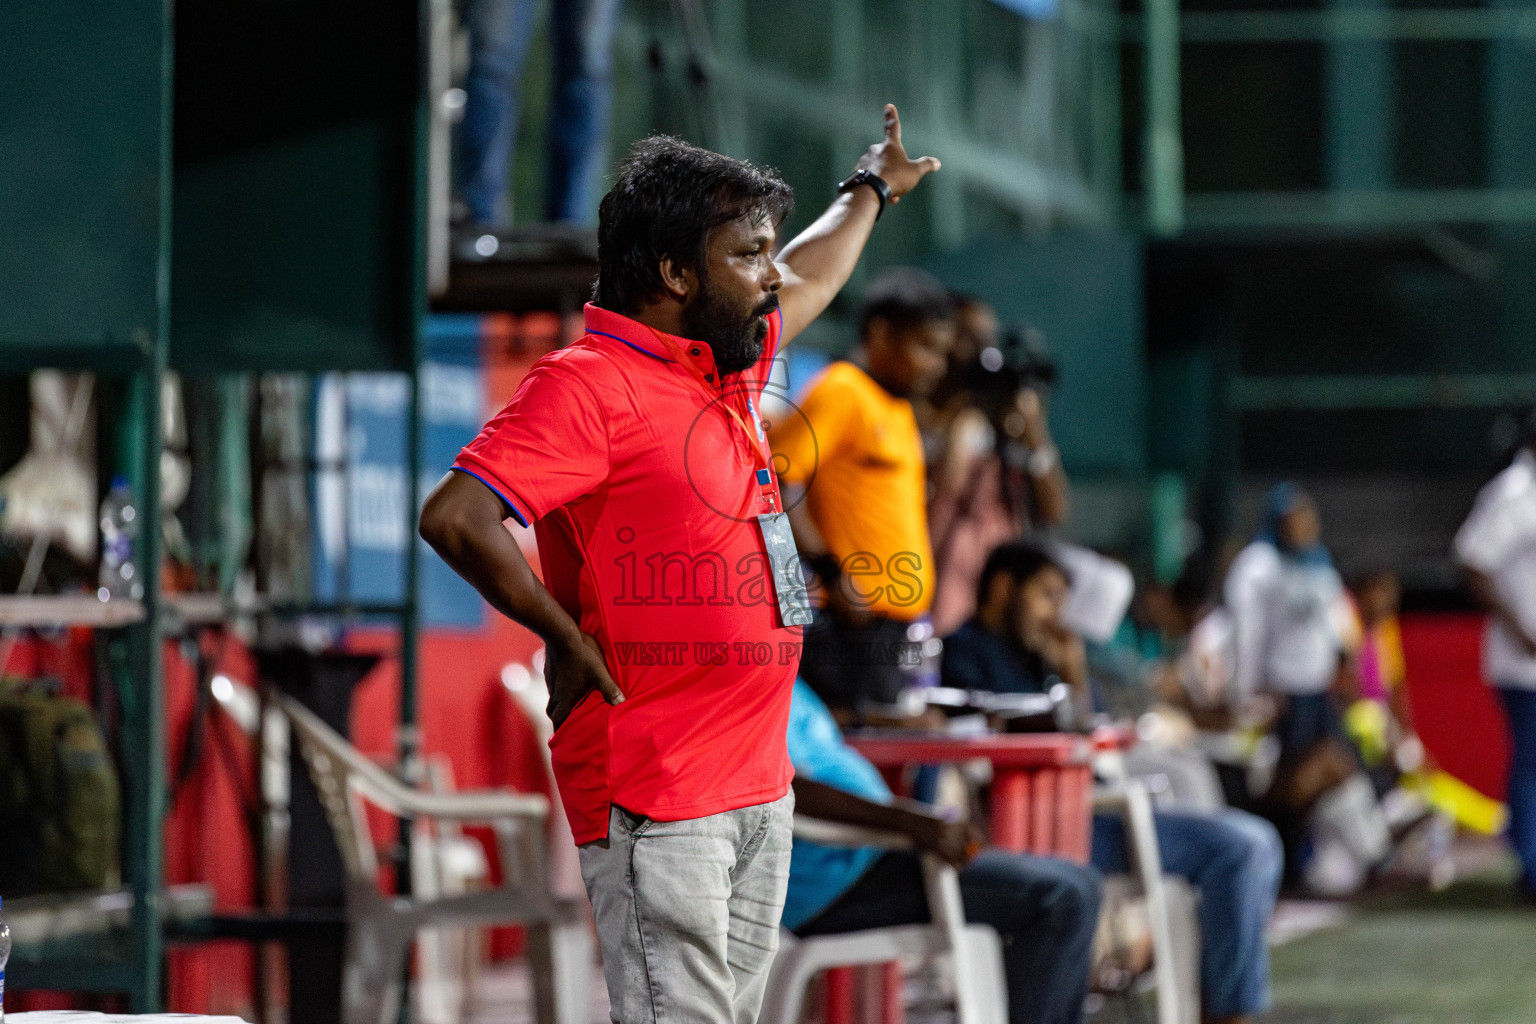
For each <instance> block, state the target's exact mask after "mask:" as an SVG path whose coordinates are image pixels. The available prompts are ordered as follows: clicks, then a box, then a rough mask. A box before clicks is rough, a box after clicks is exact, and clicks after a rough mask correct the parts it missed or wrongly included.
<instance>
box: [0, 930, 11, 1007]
mask: <svg viewBox="0 0 1536 1024" xmlns="http://www.w3.org/2000/svg"><path fill="white" fill-rule="evenodd" d="M10 958H11V927H10V925H8V924H6V923H5V918H3V917H0V1024H5V962H6V961H7V960H9V959H10Z"/></svg>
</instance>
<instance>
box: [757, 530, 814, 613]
mask: <svg viewBox="0 0 1536 1024" xmlns="http://www.w3.org/2000/svg"><path fill="white" fill-rule="evenodd" d="M757 528H758V529H759V530H761V531H762V533H763V547H765V548H766V549H767V550H768V566H769V568H770V570H771V571H772V580H773V596H774V597H775V598H777V599H778V602H779V625H781V626H785V627H789V626H809V625H810V624H811V598H810V595H809V594H807V593H806V591H805V575H804V573H802V572H801V571H800V552H799V550H798V549H797V548H796V547H795V535H794V533H792V532H791V531H790V528H789V516H788V515H787V514H785V513H783V512H769V513H766V514H764V515H760V516H758V517H757Z"/></svg>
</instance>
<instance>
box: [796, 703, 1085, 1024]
mask: <svg viewBox="0 0 1536 1024" xmlns="http://www.w3.org/2000/svg"><path fill="white" fill-rule="evenodd" d="M789 757H790V760H791V761H793V762H794V766H795V805H796V810H797V811H798V812H799V813H802V814H806V815H809V816H811V817H815V818H824V819H826V820H829V821H838V822H842V823H844V824H849V825H861V826H864V827H867V828H877V829H885V830H888V831H892V832H900V833H902V834H904V835H907V836H909V837H911V839H912V842H913V845H914V846H916V847H917V849H918V850H923V851H928V852H932V853H936V854H938V855H939V856H941V857H943V858H944V859H945V860H948V861H949V862H950V863H952V864H954V865H955V866H956V867H959V868H961V871H960V894H961V897H962V899H963V900H964V903H965V917H966V920H967V921H970V922H972V923H978V924H986V925H990V926H991V927H993V928H995V929H997V932H998V934H999V935H1000V936H1001V937H1002V940H1003V963H1004V968H1005V970H1006V973H1007V979H1008V1019H1009V1020H1010V1021H1011V1022H1012V1024H1026V1022H1029V1024H1079V1022H1081V1021H1082V1019H1083V1001H1084V997H1085V996H1086V995H1087V990H1088V968H1089V958H1090V954H1091V953H1092V947H1093V935H1094V929H1095V927H1096V926H1097V922H1098V916H1099V894H1100V882H1099V876H1098V873H1097V872H1095V871H1094V870H1093V869H1091V868H1086V867H1082V866H1079V865H1077V864H1073V863H1072V862H1070V861H1065V860H1056V859H1054V858H1049V857H1033V856H1029V855H1027V854H1019V853H1007V852H1004V851H1002V850H984V851H982V852H980V853H977V854H975V856H974V857H972V852H973V850H974V844H973V839H972V833H971V830H970V829H968V828H967V827H966V826H965V825H964V824H962V823H960V822H952V821H946V820H945V819H943V818H940V817H938V816H937V815H935V814H933V813H931V812H929V811H926V810H924V809H923V805H921V804H916V803H913V802H911V801H902V802H897V801H893V800H892V798H891V792H890V790H889V789H887V788H886V786H885V783H884V782H883V781H881V778H880V773H879V772H877V771H876V770H875V767H874V765H872V764H870V763H869V762H868V761H866V760H865V759H864V758H863V757H862V756H860V755H859V753H858V752H857V751H855V750H853V749H852V748H851V747H849V746H847V745H846V744H845V743H844V742H843V738H842V734H841V733H840V732H839V731H838V727H837V723H836V722H835V721H834V720H833V718H832V715H831V713H830V712H829V711H828V710H827V706H826V705H825V704H823V703H822V702H821V699H820V698H819V697H817V696H816V694H815V693H814V692H812V690H811V688H810V687H809V686H807V685H806V684H805V683H804V682H803V681H797V682H796V683H795V693H794V701H793V703H792V705H791V708H790V716H789ZM930 920H932V918H931V916H930V914H929V910H928V900H927V896H926V892H925V889H924V886H923V873H922V868H921V865H920V861H919V856H918V854H917V853H916V852H914V851H912V850H892V851H881V850H878V849H871V848H863V849H848V848H841V847H829V846H822V845H820V844H816V843H808V842H805V841H803V840H800V839H796V840H795V846H794V853H793V855H792V858H791V860H790V865H789V896H788V898H787V899H786V901H785V903H784V917H783V924H784V927H786V928H788V929H789V930H790V931H792V932H794V933H795V934H796V935H799V936H811V935H829V934H838V933H842V932H854V931H862V930H864V929H868V928H888V927H892V926H895V925H904V924H920V923H925V922H928V921H930Z"/></svg>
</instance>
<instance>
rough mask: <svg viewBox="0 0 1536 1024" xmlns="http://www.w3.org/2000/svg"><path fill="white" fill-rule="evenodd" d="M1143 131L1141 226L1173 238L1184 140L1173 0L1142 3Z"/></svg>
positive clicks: (1180, 205)
mask: <svg viewBox="0 0 1536 1024" xmlns="http://www.w3.org/2000/svg"><path fill="white" fill-rule="evenodd" d="M1146 11H1147V50H1146V91H1147V111H1146V127H1145V129H1144V132H1145V134H1144V136H1143V151H1142V158H1143V160H1144V165H1143V166H1144V173H1143V179H1144V180H1143V182H1142V185H1143V189H1144V191H1145V193H1146V197H1147V227H1148V228H1149V229H1150V230H1151V231H1152V233H1153V234H1157V235H1175V234H1178V232H1179V230H1180V229H1181V228H1182V227H1183V225H1184V142H1183V138H1182V133H1181V128H1180V124H1179V120H1180V119H1179V0H1146Z"/></svg>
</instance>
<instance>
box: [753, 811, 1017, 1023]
mask: <svg viewBox="0 0 1536 1024" xmlns="http://www.w3.org/2000/svg"><path fill="white" fill-rule="evenodd" d="M795 835H796V836H797V837H798V838H801V839H805V840H807V841H810V842H816V843H823V844H825V845H828V846H877V847H882V848H884V849H888V850H898V849H910V848H911V845H912V844H911V841H910V840H909V839H908V838H907V837H906V836H903V835H900V834H898V833H894V832H880V831H874V830H871V829H864V828H856V827H854V826H851V825H840V824H834V823H832V822H828V821H821V820H818V819H815V818H808V817H805V816H803V815H799V814H797V815H795ZM923 878H924V881H925V883H926V885H927V890H928V906H929V908H930V909H931V911H932V913H933V923H932V924H917V925H903V926H900V927H895V928H872V929H869V930H867V931H860V932H848V933H845V934H842V935H818V936H815V937H813V938H808V939H800V938H796V937H795V936H794V935H792V934H791V933H790V932H789V931H788V930H783V931H781V932H780V935H779V954H778V957H777V958H776V959H775V960H774V962H773V973H772V974H771V975H769V978H768V991H767V996H766V998H765V999H764V1001H763V1009H762V1013H761V1014H760V1015H759V1017H758V1020H759V1024H799V1022H800V1017H801V1012H802V1010H803V1009H804V1006H805V994H806V990H807V988H808V987H809V985H810V983H811V981H812V979H814V978H815V977H816V975H817V974H819V973H820V972H821V971H824V970H826V969H827V968H830V967H858V966H863V965H868V964H884V963H889V962H891V961H893V960H901V959H903V958H906V957H921V958H931V957H935V956H939V955H941V954H949V956H950V959H951V962H952V963H953V965H954V970H955V1002H956V1007H955V1009H956V1016H957V1018H958V1021H959V1024H1007V1020H1008V992H1007V987H1006V983H1005V981H1004V976H1003V948H1002V943H1001V941H1000V940H999V939H998V937H997V932H995V931H993V930H992V929H991V928H988V927H987V926H985V925H979V924H973V925H968V924H966V923H965V914H964V911H963V909H962V905H961V902H960V881H959V878H958V877H957V875H956V873H955V869H954V868H953V867H951V866H950V865H949V864H947V863H945V862H944V861H942V860H940V859H939V858H938V857H935V856H933V855H931V854H924V855H923Z"/></svg>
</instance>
